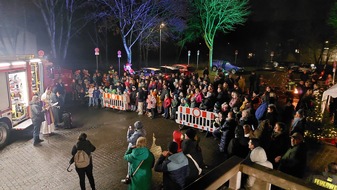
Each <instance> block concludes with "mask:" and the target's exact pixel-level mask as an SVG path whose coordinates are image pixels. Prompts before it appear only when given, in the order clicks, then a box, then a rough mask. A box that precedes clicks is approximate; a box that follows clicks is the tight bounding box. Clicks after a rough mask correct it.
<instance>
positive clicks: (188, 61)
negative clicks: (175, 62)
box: [187, 50, 191, 65]
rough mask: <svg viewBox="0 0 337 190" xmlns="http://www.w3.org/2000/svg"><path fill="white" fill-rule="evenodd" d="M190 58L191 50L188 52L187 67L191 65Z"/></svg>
mask: <svg viewBox="0 0 337 190" xmlns="http://www.w3.org/2000/svg"><path fill="white" fill-rule="evenodd" d="M190 56H191V50H188V52H187V65H190Z"/></svg>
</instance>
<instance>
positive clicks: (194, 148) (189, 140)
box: [181, 128, 205, 168]
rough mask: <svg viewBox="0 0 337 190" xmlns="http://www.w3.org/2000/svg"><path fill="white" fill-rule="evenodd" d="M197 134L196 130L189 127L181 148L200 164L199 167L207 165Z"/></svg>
mask: <svg viewBox="0 0 337 190" xmlns="http://www.w3.org/2000/svg"><path fill="white" fill-rule="evenodd" d="M196 135H197V132H196V130H194V129H193V128H189V129H187V130H186V133H185V139H184V140H183V142H182V143H181V148H182V150H183V152H184V154H185V155H187V154H190V155H191V157H192V158H193V159H194V160H195V161H196V163H197V164H198V167H200V168H202V167H204V166H205V164H204V159H203V156H202V152H201V148H200V146H199V142H198V141H197V140H196V139H197V137H196Z"/></svg>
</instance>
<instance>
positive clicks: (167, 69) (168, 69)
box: [160, 66, 180, 79]
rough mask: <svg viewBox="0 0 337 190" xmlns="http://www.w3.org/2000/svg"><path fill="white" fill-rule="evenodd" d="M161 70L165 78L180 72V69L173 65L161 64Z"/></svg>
mask: <svg viewBox="0 0 337 190" xmlns="http://www.w3.org/2000/svg"><path fill="white" fill-rule="evenodd" d="M160 70H161V72H162V74H163V76H164V78H165V79H169V78H170V77H171V75H172V74H176V73H178V74H179V73H180V71H179V69H178V68H176V67H173V66H160Z"/></svg>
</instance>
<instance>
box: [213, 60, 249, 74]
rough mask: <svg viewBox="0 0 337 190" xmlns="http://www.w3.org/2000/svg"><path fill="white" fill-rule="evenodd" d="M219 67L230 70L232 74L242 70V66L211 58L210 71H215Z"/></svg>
mask: <svg viewBox="0 0 337 190" xmlns="http://www.w3.org/2000/svg"><path fill="white" fill-rule="evenodd" d="M219 68H222V69H223V70H225V71H227V72H230V73H232V74H235V73H237V72H244V68H243V67H238V66H235V65H232V64H231V63H229V62H228V61H224V60H217V59H215V60H213V61H212V71H216V70H218V69H219Z"/></svg>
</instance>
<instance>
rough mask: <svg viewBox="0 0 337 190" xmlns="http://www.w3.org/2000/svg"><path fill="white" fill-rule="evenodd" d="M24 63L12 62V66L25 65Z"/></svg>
mask: <svg viewBox="0 0 337 190" xmlns="http://www.w3.org/2000/svg"><path fill="white" fill-rule="evenodd" d="M25 64H26V62H25V61H14V62H12V65H25Z"/></svg>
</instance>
